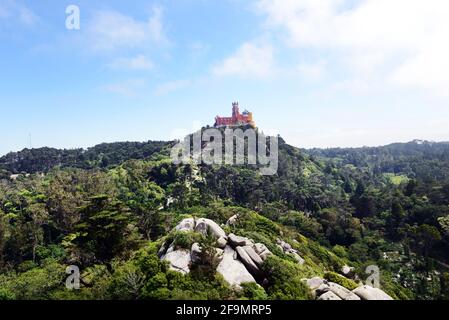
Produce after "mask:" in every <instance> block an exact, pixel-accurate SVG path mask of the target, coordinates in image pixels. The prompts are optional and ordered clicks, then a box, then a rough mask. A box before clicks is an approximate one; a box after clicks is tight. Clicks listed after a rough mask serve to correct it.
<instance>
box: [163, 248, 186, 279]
mask: <svg viewBox="0 0 449 320" xmlns="http://www.w3.org/2000/svg"><path fill="white" fill-rule="evenodd" d="M163 259H164V260H167V261H168V262H170V269H171V270H174V271H178V272H181V273H183V274H186V273H189V272H190V263H191V256H190V251H189V250H185V249H181V250H176V251H170V252H168V251H167V253H166V254H165V256H164V258H163Z"/></svg>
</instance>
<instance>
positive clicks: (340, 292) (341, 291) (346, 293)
mask: <svg viewBox="0 0 449 320" xmlns="http://www.w3.org/2000/svg"><path fill="white" fill-rule="evenodd" d="M328 286H329V288H330V291H332V292H333V293H335V294H336V295H337V296H339V297H340V298H341V299H342V300H360V297H359V296H357V295H356V294H354V293H352V292H351V291H350V290H348V289H346V288H345V287H343V286H341V285H339V284H337V283H334V282H328Z"/></svg>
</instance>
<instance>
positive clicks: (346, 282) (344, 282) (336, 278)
mask: <svg viewBox="0 0 449 320" xmlns="http://www.w3.org/2000/svg"><path fill="white" fill-rule="evenodd" d="M324 278H325V279H326V280H329V281H331V282H335V283H336V284H339V285H341V286H343V287H345V288H346V289H349V290H354V289H355V288H357V287H358V285H357V283H355V282H354V281H353V280H351V279H348V278H346V277H344V276H342V275H340V274H338V273H335V272H332V271H328V272H326V273H325V274H324Z"/></svg>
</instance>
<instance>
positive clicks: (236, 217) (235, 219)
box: [226, 214, 239, 226]
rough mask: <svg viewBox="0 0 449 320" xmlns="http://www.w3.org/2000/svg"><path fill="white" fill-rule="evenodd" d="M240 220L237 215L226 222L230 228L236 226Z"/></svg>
mask: <svg viewBox="0 0 449 320" xmlns="http://www.w3.org/2000/svg"><path fill="white" fill-rule="evenodd" d="M238 220H239V215H238V214H235V215H233V216H232V217H230V218H229V219H228V221H226V224H227V225H229V226H234V225H236V224H237V222H238Z"/></svg>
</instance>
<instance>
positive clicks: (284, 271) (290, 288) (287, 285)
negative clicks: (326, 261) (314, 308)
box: [262, 256, 312, 300]
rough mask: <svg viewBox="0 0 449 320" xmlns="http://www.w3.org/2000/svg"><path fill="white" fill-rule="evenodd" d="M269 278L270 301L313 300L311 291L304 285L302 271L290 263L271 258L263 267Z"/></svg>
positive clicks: (267, 290) (267, 289)
mask: <svg viewBox="0 0 449 320" xmlns="http://www.w3.org/2000/svg"><path fill="white" fill-rule="evenodd" d="M262 270H263V271H264V274H266V276H267V280H268V284H267V286H266V292H267V294H268V297H269V299H280V300H307V299H311V298H312V297H311V294H310V292H309V289H308V288H307V286H306V285H305V284H304V282H303V281H301V279H302V275H301V270H300V269H299V268H298V266H297V265H296V264H294V263H292V262H290V261H285V260H283V259H281V258H279V257H276V256H270V257H268V258H267V260H266V261H265V262H264V264H263V265H262Z"/></svg>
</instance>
